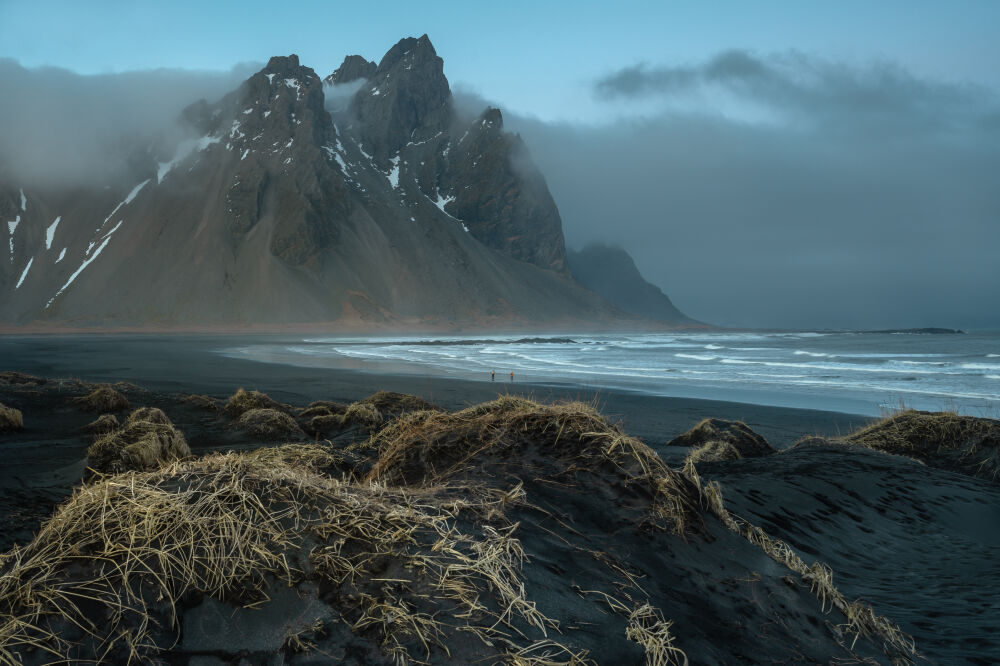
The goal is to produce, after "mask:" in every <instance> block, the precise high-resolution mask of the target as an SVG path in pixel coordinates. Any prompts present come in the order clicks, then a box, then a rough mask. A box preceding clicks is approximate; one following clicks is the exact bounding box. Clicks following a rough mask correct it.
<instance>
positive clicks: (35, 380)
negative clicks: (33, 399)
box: [0, 370, 49, 386]
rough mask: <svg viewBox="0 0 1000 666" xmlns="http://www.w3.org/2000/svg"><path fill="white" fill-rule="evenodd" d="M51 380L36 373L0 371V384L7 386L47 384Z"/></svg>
mask: <svg viewBox="0 0 1000 666" xmlns="http://www.w3.org/2000/svg"><path fill="white" fill-rule="evenodd" d="M48 381H49V380H47V379H44V378H42V377H35V376H34V375H26V374H25V373H23V372H14V371H13V370H5V371H3V372H0V385H5V386H41V385H42V384H47V383H48Z"/></svg>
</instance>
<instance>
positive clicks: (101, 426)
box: [83, 414, 121, 435]
mask: <svg viewBox="0 0 1000 666" xmlns="http://www.w3.org/2000/svg"><path fill="white" fill-rule="evenodd" d="M120 427H121V423H119V422H118V417H117V416H115V415H114V414H101V415H100V416H98V417H97V419H95V420H93V421H91V422H90V423H88V424H87V425H85V426H83V431H84V432H88V433H90V434H92V435H106V434H108V433H109V432H114V431H115V430H118V428H120Z"/></svg>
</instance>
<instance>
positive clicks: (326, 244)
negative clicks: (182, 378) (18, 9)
mask: <svg viewBox="0 0 1000 666" xmlns="http://www.w3.org/2000/svg"><path fill="white" fill-rule="evenodd" d="M368 76H370V78H368V79H367V80H366V81H365V80H364V79H365V77H368ZM328 80H329V81H330V85H335V84H342V83H348V82H351V81H353V82H354V85H358V84H359V83H360V82H361V81H364V83H363V84H362V85H361V87H360V88H359V89H358V90H357V92H356V93H355V94H354V95H353V97H352V99H351V101H350V104H349V105H347V107H346V108H341V109H330V108H327V107H326V106H325V103H326V95H325V92H324V84H323V82H322V81H321V80H320V78H319V77H318V76H317V75H316V73H315V72H314V71H313V70H312V69H310V68H308V67H304V66H302V65H301V64H300V63H299V61H298V58H297V57H296V56H294V55H292V56H288V57H275V58H272V59H271V60H270V61H269V63H268V64H267V66H266V67H264V69H262V70H261V71H260V72H257V73H256V74H254V75H253V76H251V77H250V78H249V79H247V80H246V81H245V82H244V83H243V84H242V85H241V86H240V87H239V88H238V89H236V90H234V91H232V92H230V93H229V94H228V95H226V96H225V97H223V98H222V99H221V100H219V101H218V102H215V103H212V104H209V103H207V102H205V101H200V102H197V103H195V104H192V105H191V106H190V107H188V109H186V110H185V112H184V114H183V119H182V122H183V125H184V127H185V128H187V138H185V139H184V140H183V141H180V142H179V143H176V144H175V145H173V146H170V148H169V149H164V148H162V147H159V146H157V145H154V146H152V147H146V148H142V149H141V150H140V149H138V148H137V158H136V159H135V160H133V161H132V162H133V172H132V176H131V178H130V179H129V181H128V182H127V183H124V184H117V185H116V184H110V185H109V186H108V187H107V188H90V189H82V190H77V191H67V190H53V191H41V190H39V189H37V188H35V189H34V190H31V191H29V192H25V197H26V199H27V202H26V203H25V204H24V205H22V199H21V192H22V190H24V188H23V187H22V186H21V185H19V184H18V183H17V180H16V178H15V177H14V176H13V175H12V174H11V173H6V174H0V218H2V220H4V221H6V220H8V219H9V220H10V223H9V224H6V225H5V226H4V228H3V229H0V231H4V232H7V241H8V243H7V245H8V248H7V249H8V252H7V253H6V254H8V256H7V257H6V260H0V320H2V321H5V322H11V323H27V322H50V323H71V324H81V325H108V324H113V325H123V326H133V325H164V326H178V325H183V326H198V325H243V324H287V323H302V322H339V323H341V324H345V325H362V326H400V325H403V324H408V325H425V326H429V327H439V326H448V325H463V326H486V327H496V326H500V325H518V324H522V325H523V324H526V323H535V324H552V323H565V324H572V323H573V322H576V323H577V324H579V323H582V322H586V323H588V324H599V323H600V322H604V323H606V324H612V323H619V322H620V320H621V318H622V317H623V316H624V315H623V313H621V312H620V311H619V310H617V309H616V308H614V307H613V306H611V305H609V304H608V303H607V302H605V301H604V300H603V299H601V298H599V297H596V296H595V295H594V294H593V293H592V292H590V291H588V290H587V289H584V288H582V287H581V286H580V285H578V284H577V283H576V282H575V281H574V280H573V279H572V277H571V276H570V274H569V272H568V269H567V267H566V263H565V247H564V243H563V236H562V224H561V220H560V219H559V213H558V210H557V209H556V206H555V203H554V202H553V201H552V197H551V195H550V194H549V192H548V188H547V187H546V185H545V181H544V179H543V178H542V176H541V174H539V173H538V171H537V170H536V169H535V168H534V167H533V166H531V165H530V161H529V159H528V156H527V153H526V150H525V148H524V146H523V144H522V143H521V141H520V139H519V138H518V137H516V136H511V135H509V134H506V133H504V132H503V130H502V117H501V115H500V112H499V111H498V110H496V109H488V110H487V111H486V112H485V113H483V114H482V115H481V116H480V117H479V118H476V119H474V120H472V121H471V122H470V121H468V120H465V121H463V120H462V119H459V118H457V117H456V115H455V113H454V111H453V109H452V105H451V93H450V88H449V86H448V82H447V79H446V78H445V77H444V74H443V65H442V61H441V59H440V58H439V57H438V56H437V54H436V53H435V51H434V48H433V46H432V45H431V43H430V41H429V40H428V39H427V37H426V36H424V37H421V38H419V39H404V40H402V41H401V42H399V43H398V44H397V45H396V46H394V47H393V48H392V49H390V51H389V52H388V53H387V54H386V55H385V57H383V58H382V60H381V62H379V63H378V65H377V66H376V65H374V63H370V62H367V61H365V60H364V59H363V58H360V57H357V56H349V57H348V58H347V59H346V60H345V61H344V64H343V65H342V66H341V67H340V68H338V70H337V71H336V72H334V73H333V74H332V75H331V76H330V77H328ZM327 90H333V88H329V87H328V88H327ZM29 189H30V188H29ZM56 219H58V220H59V222H58V223H55V220H56ZM626 318H627V317H626Z"/></svg>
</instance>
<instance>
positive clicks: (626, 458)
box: [367, 396, 697, 533]
mask: <svg viewBox="0 0 1000 666" xmlns="http://www.w3.org/2000/svg"><path fill="white" fill-rule="evenodd" d="M371 445H372V446H373V447H374V448H375V449H376V450H377V451H378V460H377V462H376V463H375V465H374V467H373V468H372V470H371V471H370V472H369V473H368V476H367V480H368V481H369V482H378V483H388V484H393V485H418V486H419V485H423V486H432V485H436V484H439V483H442V482H445V481H448V480H449V479H452V478H453V477H456V476H458V475H460V474H463V473H465V472H467V471H469V472H473V473H474V472H475V470H476V469H477V468H479V467H481V465H482V463H483V460H484V459H492V460H494V461H495V462H496V463H497V464H498V465H501V466H502V465H503V464H505V461H506V460H508V459H513V460H515V461H521V460H523V456H524V455H529V456H538V457H544V458H546V459H558V460H561V461H562V462H561V463H560V464H561V465H562V466H563V467H564V468H566V469H592V470H598V469H608V470H615V471H616V473H619V474H621V475H623V476H624V477H625V478H626V479H628V480H629V482H630V483H635V484H639V485H641V486H644V487H645V488H646V489H647V490H648V492H649V493H650V494H651V496H652V497H653V498H654V500H653V506H652V511H653V513H654V514H656V515H657V516H658V517H659V518H661V519H664V520H666V521H667V522H668V523H669V524H670V526H671V527H672V529H673V530H674V531H675V532H677V533H683V532H684V531H685V529H686V526H687V525H688V524H689V521H690V520H691V519H692V518H693V514H694V507H695V505H696V504H697V498H696V497H695V496H694V495H693V494H692V489H691V488H689V487H687V484H686V481H685V480H684V479H683V477H682V476H681V475H680V474H677V473H676V472H674V471H673V470H671V469H670V468H669V467H667V465H666V464H664V463H663V461H662V460H661V459H660V457H659V456H657V455H656V453H655V452H654V451H653V450H652V449H650V448H649V447H648V446H646V445H645V444H643V443H642V442H640V441H639V440H637V439H634V438H632V437H629V436H628V435H626V434H625V433H623V432H622V431H621V429H620V428H618V427H616V426H612V425H610V424H609V423H608V422H607V421H606V420H605V419H604V417H603V416H601V415H600V414H599V413H598V412H597V410H596V409H594V408H593V407H592V406H591V405H586V404H583V403H579V402H565V403H556V404H552V405H543V404H539V403H537V402H534V401H532V400H527V399H525V398H520V397H515V396H501V397H499V398H497V399H496V400H493V401H491V402H486V403H483V404H480V405H475V406H473V407H469V408H468V409H464V410H462V411H459V412H450V413H449V412H438V411H422V412H411V413H409V414H403V415H402V416H400V417H398V418H397V419H395V420H393V421H390V422H389V423H388V424H387V425H386V426H384V427H383V428H382V429H381V430H379V431H378V433H376V434H375V435H373V437H372V440H371ZM519 464H520V463H519Z"/></svg>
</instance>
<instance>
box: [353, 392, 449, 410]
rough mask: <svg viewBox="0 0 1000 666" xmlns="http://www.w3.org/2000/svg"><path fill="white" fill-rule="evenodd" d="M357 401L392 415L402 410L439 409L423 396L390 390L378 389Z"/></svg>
mask: <svg viewBox="0 0 1000 666" xmlns="http://www.w3.org/2000/svg"><path fill="white" fill-rule="evenodd" d="M358 402H361V403H364V404H368V405H371V406H372V407H374V408H375V409H376V410H378V411H379V412H380V413H382V414H392V415H399V414H402V413H403V412H422V411H428V410H439V409H440V407H438V406H437V405H435V404H433V403H430V402H427V401H426V400H424V399H423V398H418V397H417V396H415V395H409V394H408V393H394V392H392V391H378V392H377V393H373V394H371V395H370V396H368V397H367V398H365V399H364V400H359V401H358Z"/></svg>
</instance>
